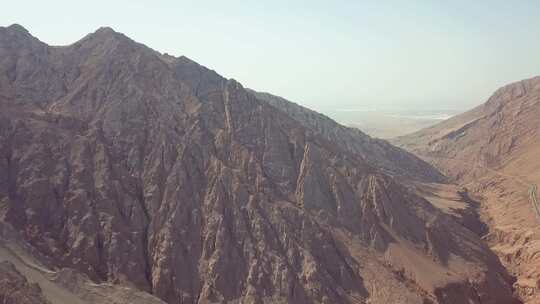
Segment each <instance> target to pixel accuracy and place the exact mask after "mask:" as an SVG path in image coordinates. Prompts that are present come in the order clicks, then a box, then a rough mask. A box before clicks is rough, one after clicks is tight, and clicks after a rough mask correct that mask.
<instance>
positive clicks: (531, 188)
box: [529, 185, 540, 220]
mask: <svg viewBox="0 0 540 304" xmlns="http://www.w3.org/2000/svg"><path fill="white" fill-rule="evenodd" d="M537 188H538V186H536V185H530V186H529V199H530V200H531V203H532V205H533V208H534V210H535V211H536V217H537V218H538V219H539V220H540V207H538V196H537V195H536V190H537Z"/></svg>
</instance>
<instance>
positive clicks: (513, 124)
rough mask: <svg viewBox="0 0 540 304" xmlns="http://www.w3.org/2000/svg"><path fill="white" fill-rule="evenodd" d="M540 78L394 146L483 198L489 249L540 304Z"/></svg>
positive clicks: (528, 299) (527, 295)
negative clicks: (538, 203)
mask: <svg viewBox="0 0 540 304" xmlns="http://www.w3.org/2000/svg"><path fill="white" fill-rule="evenodd" d="M539 126H540V77H535V78H531V79H527V80H523V81H520V82H516V83H513V84H510V85H507V86H504V87H502V88H500V89H499V90H497V91H496V92H495V93H494V94H493V96H491V97H490V98H489V99H488V101H487V102H486V103H485V104H482V105H481V106H479V107H477V108H475V109H473V110H471V111H469V112H466V113H464V114H462V115H458V116H456V117H453V118H451V119H449V120H447V121H445V122H443V123H440V124H438V125H435V126H433V127H431V128H427V129H424V130H422V131H419V132H417V133H414V134H411V135H408V136H405V137H401V138H397V139H396V140H395V141H394V142H395V143H396V144H398V145H400V146H402V147H404V148H407V149H408V150H410V151H412V152H414V153H416V154H417V155H419V156H421V157H423V158H424V159H425V160H427V161H430V162H431V163H432V164H434V165H435V166H436V167H438V168H439V169H440V170H441V171H443V172H445V173H446V174H447V175H448V176H450V177H451V178H453V179H454V180H455V181H457V182H458V183H460V184H462V185H464V186H466V187H468V188H469V189H470V190H473V191H474V193H475V194H476V195H477V196H478V197H479V198H481V202H482V204H481V210H482V216H483V218H484V220H485V222H487V223H488V224H489V230H490V234H489V235H488V236H486V239H487V240H488V242H489V244H490V246H491V248H492V249H493V250H494V251H495V252H497V253H498V255H499V256H500V258H501V260H502V261H503V262H504V263H505V265H507V266H508V268H509V269H510V270H511V271H512V272H513V273H514V274H515V275H516V276H517V278H518V280H517V282H516V284H515V287H516V289H517V292H518V293H519V294H520V296H521V297H522V298H523V299H524V300H525V301H526V303H540V291H539V288H540V255H538V252H539V251H540V209H539V208H538V207H539V206H538V205H537V200H538V194H537V193H536V187H537V185H539V184H540V158H539V155H540V127H539Z"/></svg>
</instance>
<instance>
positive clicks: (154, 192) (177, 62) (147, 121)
mask: <svg viewBox="0 0 540 304" xmlns="http://www.w3.org/2000/svg"><path fill="white" fill-rule="evenodd" d="M200 67H201V66H199V65H198V64H196V63H194V62H192V61H190V60H189V59H187V58H185V57H179V58H176V57H172V56H168V55H162V54H160V53H158V52H156V51H154V50H152V49H150V48H148V47H146V46H144V45H142V44H139V43H136V42H134V41H133V40H131V39H129V38H128V37H126V36H124V35H122V34H120V33H117V32H115V31H114V30H112V29H110V28H101V29H99V30H97V31H96V32H94V33H92V34H89V35H87V36H86V37H84V38H83V39H81V40H80V41H78V42H76V43H74V44H72V45H69V46H62V47H52V46H48V45H47V44H45V43H43V42H41V41H39V40H38V39H37V38H35V37H33V36H32V35H31V34H30V33H29V32H28V31H27V30H26V29H24V28H23V27H21V26H19V25H13V26H10V27H5V28H0V107H1V109H2V111H0V207H1V208H0V210H1V215H2V224H5V225H6V227H12V229H13V231H14V233H13V234H12V235H15V236H17V239H16V240H15V241H17V242H21V243H23V244H24V246H22V248H26V249H25V250H27V251H25V253H24V254H27V255H28V254H29V255H32V257H33V259H36V260H40V261H44V262H43V263H45V262H46V265H47V268H46V269H41V268H40V269H38V271H39V272H43V271H46V272H51V273H55V274H58V273H60V274H69V273H76V274H78V275H79V274H80V275H81V276H83V277H84V278H85V279H84V280H83V281H84V286H91V287H92V286H93V285H92V284H97V286H113V287H114V286H116V287H122V286H126V288H127V287H130V288H135V289H137V290H139V292H145V293H147V294H151V295H153V296H155V297H157V298H159V299H161V300H163V301H165V302H167V303H201V304H202V303H478V304H479V303H493V304H496V303H497V304H498V303H500V304H502V303H514V302H515V299H514V298H513V295H512V289H511V283H510V277H509V275H508V273H507V272H506V270H505V269H504V268H503V267H502V265H501V263H500V262H499V260H498V258H497V256H496V255H495V254H494V253H493V252H492V251H491V250H490V249H489V248H488V247H487V246H486V245H484V243H483V242H482V240H481V239H480V238H479V236H478V235H477V234H475V233H474V232H472V231H471V230H469V229H468V228H467V227H465V226H464V225H462V224H461V223H459V222H456V221H455V220H454V218H453V217H451V216H449V215H448V214H446V213H444V212H441V211H439V210H438V209H437V208H436V207H434V206H433V205H432V204H430V202H428V201H427V200H425V199H423V198H422V197H421V196H419V195H417V194H416V193H415V192H413V191H410V190H409V188H407V187H405V186H404V185H402V184H401V182H400V178H399V177H401V175H400V174H398V173H399V172H400V171H401V172H403V171H406V170H409V169H402V168H401V169H400V165H399V164H400V163H401V162H402V161H403V159H411V160H415V162H416V163H415V165H414V166H412V167H406V168H415V166H416V165H417V164H418V166H423V168H426V169H425V170H426V171H425V172H428V173H427V174H426V175H423V176H419V178H420V177H421V178H420V179H426V178H427V179H429V178H430V176H431V174H435V175H433V177H436V178H439V175H437V173H433V172H437V171H436V170H433V169H429V166H428V165H426V164H425V163H423V162H421V161H420V160H418V159H417V158H416V157H414V156H411V155H410V154H407V153H406V152H404V151H403V150H400V149H397V148H394V147H392V146H390V145H388V144H387V143H381V144H377V145H376V147H377V149H379V151H380V153H381V155H383V156H379V157H377V158H376V159H374V158H370V157H368V156H365V155H362V154H361V153H359V152H358V151H356V150H355V149H350V148H347V147H345V146H344V143H343V142H342V141H340V140H336V139H334V138H332V137H331V136H328V135H327V134H325V133H324V131H321V130H317V129H314V128H312V127H309V126H308V125H307V124H306V122H304V121H301V120H299V119H296V118H295V117H292V115H290V114H288V113H287V112H286V111H282V110H279V109H276V108H275V107H274V106H272V105H269V104H268V103H267V102H265V101H261V100H259V99H258V98H257V97H256V96H255V95H254V94H253V93H252V92H250V91H248V90H246V89H244V88H243V86H242V85H241V84H240V83H238V82H237V81H235V80H232V79H224V78H221V77H217V76H218V75H217V74H215V72H208V70H205V71H206V72H204V73H202V72H201V70H200ZM325 123H326V122H325ZM340 132H341V131H340ZM358 136H360V135H358ZM356 144H357V143H355V145H356ZM358 144H359V143H358ZM362 149H366V151H367V149H370V148H368V147H365V148H362ZM392 151H394V152H392ZM395 151H399V153H396V152H395ZM384 155H386V157H393V156H394V155H397V156H400V157H401V159H400V160H395V159H388V160H386V161H387V162H389V163H391V164H392V166H393V167H391V168H389V167H387V166H386V165H383V164H382V163H379V162H378V159H379V160H380V159H384V158H385V157H384ZM386 161H385V162H386ZM404 165H405V166H410V164H404ZM390 169H392V170H390ZM421 172H424V170H422V171H421ZM429 172H431V173H429ZM394 176H396V177H394ZM10 229H11V228H10ZM9 242H13V240H9ZM8 256H9V259H8ZM3 259H6V260H11V261H14V260H15V258H13V256H12V255H10V254H7V253H6V254H5V255H4V258H3ZM6 267H8V266H6ZM9 267H11V266H9ZM16 267H17V266H16V265H15V268H16ZM20 267H23V268H24V269H26V267H28V264H24V265H20ZM7 269H8V271H9V272H10V275H11V273H12V274H13V276H14V277H16V280H17V282H22V283H21V284H23V285H24V284H26V283H25V282H24V280H22V279H19V278H18V274H16V272H15V270H13V271H11V270H9V268H7ZM24 269H16V270H17V271H18V272H19V274H23V273H24V271H23V270H24ZM78 275H77V276H74V277H78ZM33 277H35V278H42V276H40V275H39V274H37V273H34V274H33ZM68 278H69V276H68ZM86 278H88V280H89V281H90V283H89V282H87V281H86ZM26 279H27V280H28V281H29V282H30V283H29V284H31V283H34V282H33V279H32V277H27V278H26ZM57 280H60V281H62V282H64V283H65V284H60V286H61V288H62V290H64V289H68V292H69V296H71V295H72V294H73V293H75V294H76V295H77V293H79V292H82V291H84V290H86V289H84V288H79V287H77V286H79V285H70V284H67V283H69V282H70V281H71V280H70V279H66V278H65V277H62V276H61V277H60V279H57ZM43 282H44V283H43V284H46V282H49V278H45V279H44V281H43ZM92 282H93V283H92ZM89 284H90V285H89ZM55 286H56V285H55ZM70 286H71V287H70ZM81 286H82V285H81ZM46 287H47V288H45V287H44V288H42V291H43V293H42V294H39V292H38V289H37V288H34V287H32V286H31V285H29V287H28V288H32V289H33V290H35V291H36V297H38V298H39V297H42V296H43V294H45V297H46V294H47V293H49V294H50V292H51V290H52V289H49V287H50V288H56V287H54V286H52V287H51V286H48V285H47V286H46ZM24 288H26V285H25V286H24ZM85 288H86V287H85ZM122 288H123V287H122ZM122 288H121V289H120V290H125V289H122ZM81 290H82V291H81ZM114 290H116V289H114ZM1 291H2V290H0V292H1ZM6 295H7V293H6V292H4V294H3V295H2V296H6ZM77 296H78V295H77ZM141 297H142V298H145V299H151V301H150V300H148V302H147V303H150V302H152V303H155V301H154V298H153V297H150V296H149V295H148V297H144V296H141ZM47 300H49V301H53V300H54V299H51V298H48V299H47ZM118 302H120V301H118ZM133 302H135V303H136V301H133ZM20 303H28V302H23V301H21V302H20ZM30 303H31V302H30Z"/></svg>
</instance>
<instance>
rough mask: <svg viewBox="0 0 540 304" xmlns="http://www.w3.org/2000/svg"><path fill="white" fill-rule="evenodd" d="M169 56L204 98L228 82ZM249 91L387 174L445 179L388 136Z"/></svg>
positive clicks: (182, 74)
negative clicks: (366, 130)
mask: <svg viewBox="0 0 540 304" xmlns="http://www.w3.org/2000/svg"><path fill="white" fill-rule="evenodd" d="M169 58H170V61H171V62H172V63H173V64H174V66H175V76H176V77H177V78H178V79H181V80H182V81H184V82H187V83H189V84H190V85H191V87H193V88H194V90H195V94H196V95H197V96H198V97H201V98H204V97H205V96H206V94H208V92H211V91H215V90H216V89H218V88H219V87H220V86H222V85H223V83H225V82H226V79H224V78H223V77H222V76H220V75H219V74H217V73H216V72H215V71H212V70H210V69H208V68H206V67H204V66H201V65H199V64H197V63H196V62H193V61H191V60H190V59H188V58H186V57H180V58H178V59H176V58H172V57H169ZM247 91H248V92H249V93H251V94H253V95H254V96H255V98H257V99H258V100H261V101H264V102H266V103H268V104H270V105H271V106H273V107H275V108H277V109H279V110H280V111H283V112H285V113H286V114H287V115H288V116H289V117H291V118H293V119H295V120H296V121H298V122H299V123H300V124H302V126H303V127H305V128H307V129H309V130H311V131H313V132H315V133H317V134H319V135H320V136H322V137H323V138H324V139H326V140H328V141H331V142H333V143H335V144H337V145H339V147H340V148H341V149H343V150H347V151H350V152H352V153H355V154H358V155H360V156H361V157H362V158H364V159H365V160H366V161H367V162H368V163H369V164H371V165H373V166H376V167H378V168H381V169H384V170H385V171H386V172H387V173H388V174H392V175H396V176H401V177H407V178H413V179H415V180H422V181H426V182H441V181H443V180H444V176H443V175H442V174H440V173H439V172H438V171H437V170H436V169H435V168H433V167H432V166H431V165H429V164H427V163H426V162H424V161H423V160H421V159H419V158H418V157H416V156H415V155H413V154H411V153H408V152H407V151H405V150H403V149H400V148H398V147H395V146H392V145H390V144H389V143H388V142H387V141H385V140H382V139H376V138H371V137H370V136H368V135H366V134H364V133H363V132H362V131H360V130H358V129H356V128H349V127H345V126H342V125H340V124H338V123H336V122H335V121H334V120H332V119H330V118H328V117H326V116H325V115H323V114H320V113H317V112H315V111H313V110H310V109H308V108H305V107H302V106H300V105H298V104H296V103H294V102H291V101H288V100H286V99H284V98H282V97H278V96H275V95H272V94H269V93H261V92H257V91H254V90H251V89H247Z"/></svg>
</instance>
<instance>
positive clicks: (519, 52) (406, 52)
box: [0, 0, 540, 109]
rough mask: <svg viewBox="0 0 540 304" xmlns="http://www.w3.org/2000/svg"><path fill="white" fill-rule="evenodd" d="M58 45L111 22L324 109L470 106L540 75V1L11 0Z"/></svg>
mask: <svg viewBox="0 0 540 304" xmlns="http://www.w3.org/2000/svg"><path fill="white" fill-rule="evenodd" d="M0 21H1V22H2V25H9V24H12V23H19V24H21V25H23V26H24V27H26V28H27V29H28V30H29V31H30V32H31V33H32V34H33V35H34V36H36V37H38V38H40V39H41V40H42V41H44V42H47V43H49V44H54V45H65V44H70V43H73V42H75V41H76V40H78V39H80V38H82V37H83V36H84V35H85V34H87V33H89V32H93V31H95V30H96V29H97V28H98V27H100V26H104V25H107V26H111V27H113V28H114V29H115V30H117V31H119V32H123V33H125V34H126V35H128V36H130V37H131V38H133V39H135V40H137V41H139V42H142V43H144V44H146V45H148V46H150V47H152V48H154V49H156V50H158V51H161V52H167V53H169V54H172V55H185V56H187V57H190V58H192V59H194V60H195V61H197V62H199V63H201V64H203V65H205V66H207V67H209V68H212V69H215V70H216V71H218V72H219V73H220V74H222V75H224V76H225V77H229V78H235V79H237V80H238V81H240V82H241V83H243V84H244V86H247V87H251V88H253V89H257V90H261V91H269V92H272V93H274V94H278V95H281V96H284V97H287V98H288V99H291V100H294V101H296V102H299V103H301V104H304V105H307V106H311V107H314V108H316V109H323V108H329V107H335V106H339V107H354V106H363V105H377V104H389V103H394V104H396V105H399V106H403V107H407V106H410V105H414V106H417V105H422V104H437V105H441V106H452V105H455V106H457V107H469V106H471V105H476V104H479V103H482V102H484V101H485V99H486V98H487V97H488V96H489V95H490V94H491V93H492V92H493V91H494V90H495V89H496V88H498V87H499V86H501V85H503V84H506V83H508V82H513V81H516V80H520V79H523V78H527V77H531V76H534V75H540V1H538V0H533V1H497V0H491V1H442V0H441V1H438V0H437V1H435V0H433V1H406V0H403V1H359V0H358V1H315V0H312V1H278V0H273V1H234V0H228V1H223V0H222V1H180V0H175V1H159V0H154V1H134V0H130V1H126V0H123V1H116V0H108V1H101V0H94V1H67V0H64V1H53V0H49V1H7V2H6V3H3V4H2V9H1V10H0Z"/></svg>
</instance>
